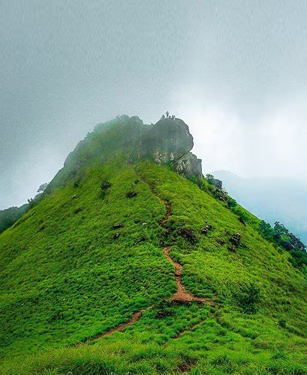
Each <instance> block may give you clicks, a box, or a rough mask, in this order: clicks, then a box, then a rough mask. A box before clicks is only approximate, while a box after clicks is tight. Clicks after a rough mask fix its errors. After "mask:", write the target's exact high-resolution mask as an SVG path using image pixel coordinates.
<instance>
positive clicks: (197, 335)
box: [0, 124, 307, 375]
mask: <svg viewBox="0 0 307 375" xmlns="http://www.w3.org/2000/svg"><path fill="white" fill-rule="evenodd" d="M114 126H116V124H115V125H114ZM114 130H115V128H112V132H114ZM104 136H108V134H107V133H105V134H104ZM98 143H99V142H98V141H97V144H98ZM87 147H89V149H91V148H92V149H91V151H92V152H93V154H95V148H94V147H93V146H91V144H88V146H87ZM82 152H83V151H82ZM72 158H75V159H74V161H73V163H76V164H78V157H76V156H75V155H73V156H72ZM70 163H71V164H70V165H69V166H66V167H65V168H64V169H63V170H62V171H61V172H60V173H59V174H58V176H57V177H56V178H55V180H54V181H53V183H52V184H51V187H50V188H49V192H47V194H45V195H44V197H43V199H42V200H41V201H40V202H39V203H38V204H37V205H36V206H34V207H33V208H32V209H31V210H30V211H29V212H28V213H27V214H26V215H24V216H23V217H22V218H21V219H20V220H19V221H18V222H17V223H16V224H15V225H14V226H13V227H11V228H9V229H8V230H6V231H5V232H4V233H2V234H1V236H0V254H1V256H0V278H1V297H0V319H1V321H0V324H1V331H0V345H1V352H0V353H1V357H2V365H1V370H0V373H1V374H6V375H8V374H10V375H11V374H12V375H13V374H16V375H17V374H33V375H34V374H49V375H50V374H53V375H55V374H57V375H60V374H68V373H72V374H74V375H75V374H78V375H83V374H88V375H94V374H97V375H98V374H111V373H115V374H127V373H128V372H130V373H132V374H143V373H144V374H182V373H191V374H307V361H306V354H307V337H306V336H307V334H306V332H307V302H306V284H307V281H306V278H305V277H304V275H303V274H302V273H301V272H300V271H298V270H297V269H295V268H293V266H292V264H291V262H290V261H289V254H288V253H287V252H286V251H283V250H281V249H279V248H277V247H274V246H273V245H272V244H270V243H268V242H267V241H266V240H265V239H263V238H262V237H261V236H260V234H259V233H258V232H257V231H256V230H255V229H254V226H253V225H252V223H253V222H254V221H255V220H257V219H256V218H254V217H253V216H252V215H250V217H249V216H248V215H249V214H248V213H247V212H245V217H246V218H247V220H245V225H244V224H243V223H242V222H241V221H239V220H238V216H237V215H236V214H235V213H233V212H231V211H230V210H229V209H228V208H227V207H226V205H225V204H223V203H222V202H219V201H218V200H216V199H215V198H214V197H213V196H212V195H211V193H210V190H209V189H206V187H205V189H204V190H201V189H200V188H199V187H198V186H196V185H195V184H194V183H192V182H190V181H188V180H185V179H184V178H183V177H181V176H179V175H177V174H175V173H174V172H172V171H171V170H170V169H169V168H168V167H163V166H162V167H159V166H158V165H156V164H153V163H151V162H149V161H147V162H139V163H133V164H132V163H131V164H127V163H125V162H124V161H123V158H122V155H121V154H120V152H119V153H118V154H117V159H113V160H111V159H109V160H104V161H102V160H100V159H99V158H98V157H97V158H96V159H95V158H93V159H89V160H88V163H84V164H82V165H81V164H80V166H79V169H75V168H72V167H71V166H72V164H73V163H72V162H70ZM76 164H75V165H76ZM106 181H109V182H110V183H111V186H109V184H106V183H105V182H106ZM101 186H103V189H101ZM107 186H109V187H107ZM127 193H128V194H127ZM131 193H136V194H131ZM127 195H128V196H127ZM167 211H170V212H167ZM248 219H249V220H250V222H251V224H249V222H248V221H249V220H248ZM207 226H208V227H209V228H210V229H209V230H208V231H207V233H206V234H204V233H202V232H201V228H204V227H207ZM236 233H240V235H241V242H240V245H238V246H235V245H234V244H233V241H232V238H233V235H234V234H236ZM168 245H169V246H172V247H171V249H170V252H169V254H170V256H171V258H172V259H173V260H174V261H175V262H177V263H179V264H181V265H182V266H183V269H182V284H183V285H184V287H185V288H186V290H187V291H188V292H189V293H191V294H193V295H194V296H196V297H202V298H204V299H208V300H209V301H211V302H212V303H210V304H207V303H202V302H197V301H195V302H190V303H184V302H183V301H181V303H180V301H173V302H169V301H168V299H170V297H171V296H172V295H173V294H174V293H175V292H176V283H175V274H174V266H173V265H172V264H171V263H170V262H169V260H168V259H167V258H166V257H165V255H164V254H163V249H164V248H165V247H166V246H168ZM212 305H213V306H212ZM147 308H148V309H147ZM146 309H147V310H146ZM140 310H146V311H144V312H143V314H142V315H140V316H139V319H138V320H137V319H136V321H135V322H134V323H133V324H131V325H129V326H127V327H126V328H123V329H122V330H121V331H120V332H116V331H115V332H114V333H112V334H108V335H105V336H103V333H109V332H110V331H111V330H112V329H113V328H116V327H120V326H121V324H123V323H127V322H129V320H130V319H131V317H133V316H134V314H135V313H137V312H139V311H140ZM99 337H100V338H99Z"/></svg>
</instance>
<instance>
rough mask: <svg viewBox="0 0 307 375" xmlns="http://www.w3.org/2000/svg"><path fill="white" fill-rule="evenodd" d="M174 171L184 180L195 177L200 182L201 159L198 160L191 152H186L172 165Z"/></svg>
mask: <svg viewBox="0 0 307 375" xmlns="http://www.w3.org/2000/svg"><path fill="white" fill-rule="evenodd" d="M174 170H175V171H176V172H177V173H178V174H181V175H183V176H184V177H185V178H191V177H196V179H197V180H199V182H200V180H201V177H202V167H201V159H198V158H197V156H196V155H194V154H192V152H188V153H187V154H186V155H184V156H183V157H182V158H180V159H179V160H178V161H177V162H176V163H175V164H174Z"/></svg>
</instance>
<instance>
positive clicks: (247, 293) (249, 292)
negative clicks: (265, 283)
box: [233, 283, 261, 314]
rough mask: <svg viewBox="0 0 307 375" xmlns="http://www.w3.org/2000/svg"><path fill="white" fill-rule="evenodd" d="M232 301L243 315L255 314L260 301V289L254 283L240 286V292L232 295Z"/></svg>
mask: <svg viewBox="0 0 307 375" xmlns="http://www.w3.org/2000/svg"><path fill="white" fill-rule="evenodd" d="M233 299H234V301H235V303H236V304H237V306H239V307H240V308H241V309H242V310H243V312H244V313H247V314H255V313H256V312H257V307H258V304H259V302H260V300H261V298H260V288H259V287H258V286H257V285H256V284H254V283H250V284H248V285H245V286H242V287H241V288H240V291H238V292H235V293H234V294H233Z"/></svg>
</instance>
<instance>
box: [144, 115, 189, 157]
mask: <svg viewBox="0 0 307 375" xmlns="http://www.w3.org/2000/svg"><path fill="white" fill-rule="evenodd" d="M143 145H144V148H145V150H146V153H149V154H150V155H151V156H152V157H153V159H154V160H155V159H157V160H160V161H161V162H168V161H173V160H178V159H180V158H181V157H182V156H184V155H186V154H187V153H188V152H189V151H191V150H192V148H193V146H194V142H193V137H192V135H191V134H190V132H189V127H188V125H187V124H186V123H184V122H183V121H182V120H180V119H175V118H166V119H162V120H160V121H158V122H157V123H156V124H155V125H154V126H153V127H152V128H151V129H150V131H149V132H148V133H147V134H146V136H145V138H144V140H143Z"/></svg>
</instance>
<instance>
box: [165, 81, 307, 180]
mask: <svg viewBox="0 0 307 375" xmlns="http://www.w3.org/2000/svg"><path fill="white" fill-rule="evenodd" d="M306 96H307V95H297V96H296V97H293V98H289V99H288V100H283V101H280V102H279V103H276V102H274V103H273V102H272V103H270V106H267V108H264V107H262V108H253V110H250V111H249V113H248V111H246V112H244V113H243V114H242V111H240V108H239V106H238V105H236V104H235V103H230V102H226V101H225V102H218V101H214V100H212V99H209V98H208V97H206V96H205V95H204V94H202V93H200V92H197V91H195V90H193V89H191V88H185V89H182V90H180V91H177V92H176V94H173V95H172V96H171V99H170V109H171V112H172V113H174V114H176V116H178V117H180V118H182V119H184V120H185V121H186V122H187V124H188V125H189V126H190V130H191V132H192V134H193V136H194V142H195V147H194V152H195V153H196V154H197V156H198V157H200V158H201V159H203V172H204V173H207V172H211V171H214V170H218V169H226V170H230V171H232V172H234V173H236V174H239V175H241V176H244V177H289V178H296V179H300V180H304V181H307V177H306V175H307V173H306V172H307V165H306V159H307V147H306V139H307V128H306V123H307V108H306V105H305V103H306V99H307V98H306ZM268 108H269V109H268ZM255 113H256V114H255Z"/></svg>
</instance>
